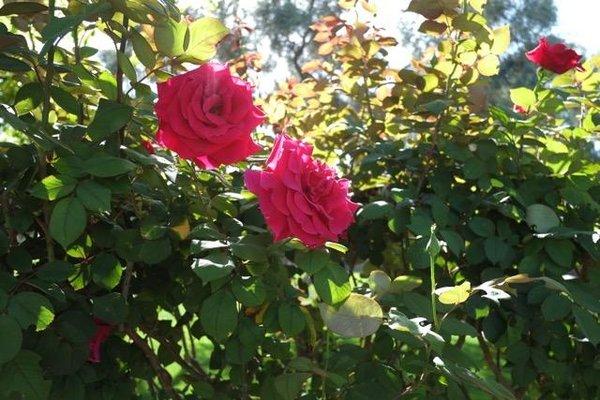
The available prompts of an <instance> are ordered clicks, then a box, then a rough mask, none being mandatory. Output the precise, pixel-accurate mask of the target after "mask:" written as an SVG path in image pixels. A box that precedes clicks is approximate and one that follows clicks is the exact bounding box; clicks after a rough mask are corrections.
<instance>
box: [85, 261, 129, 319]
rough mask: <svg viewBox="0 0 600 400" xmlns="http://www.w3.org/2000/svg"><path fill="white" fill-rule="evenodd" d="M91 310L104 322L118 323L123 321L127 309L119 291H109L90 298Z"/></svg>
mask: <svg viewBox="0 0 600 400" xmlns="http://www.w3.org/2000/svg"><path fill="white" fill-rule="evenodd" d="M107 264H110V263H108V262H107ZM92 312H93V314H94V316H95V317H97V318H99V319H100V320H102V321H104V322H106V323H110V324H119V323H122V322H125V318H127V312H128V310H127V305H126V304H125V299H123V296H121V294H120V293H109V294H107V295H104V296H101V297H94V298H93V299H92Z"/></svg>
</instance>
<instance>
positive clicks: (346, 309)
mask: <svg viewBox="0 0 600 400" xmlns="http://www.w3.org/2000/svg"><path fill="white" fill-rule="evenodd" d="M319 311H320V312H321V317H322V318H323V322H324V323H325V325H326V326H327V328H329V329H330V330H331V331H332V332H334V333H337V334H338V335H341V336H345V337H355V338H361V337H365V336H369V335H372V334H374V333H375V332H377V330H378V329H379V326H380V325H381V324H382V322H383V311H382V310H381V306H380V305H379V303H377V302H376V301H375V300H373V299H371V298H369V297H367V296H364V295H362V294H358V293H352V294H351V295H350V296H348V298H347V300H346V301H345V302H344V303H343V304H342V305H341V306H340V308H339V309H337V310H336V309H335V308H334V307H331V306H329V305H327V304H324V303H320V304H319Z"/></svg>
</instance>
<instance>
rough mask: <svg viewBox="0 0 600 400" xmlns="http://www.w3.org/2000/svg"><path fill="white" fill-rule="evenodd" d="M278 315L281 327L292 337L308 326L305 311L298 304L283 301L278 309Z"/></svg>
mask: <svg viewBox="0 0 600 400" xmlns="http://www.w3.org/2000/svg"><path fill="white" fill-rule="evenodd" d="M277 316H278V319H279V325H280V326H281V329H283V332H284V333H285V334H286V335H288V336H290V337H293V336H296V335H298V334H300V333H301V332H302V331H303V330H304V328H305V326H306V318H305V317H304V313H303V312H302V310H301V309H300V307H299V306H298V305H297V304H290V303H282V304H281V305H280V306H279V309H278V310H277Z"/></svg>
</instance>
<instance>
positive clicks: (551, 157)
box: [0, 0, 600, 400]
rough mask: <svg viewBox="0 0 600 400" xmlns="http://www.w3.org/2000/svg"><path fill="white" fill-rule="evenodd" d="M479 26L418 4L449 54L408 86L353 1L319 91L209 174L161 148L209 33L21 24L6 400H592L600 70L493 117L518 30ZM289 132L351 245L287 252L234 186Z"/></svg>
mask: <svg viewBox="0 0 600 400" xmlns="http://www.w3.org/2000/svg"><path fill="white" fill-rule="evenodd" d="M492 1H493V0H492ZM485 3H486V1H485V0H468V1H467V0H463V1H459V0H442V1H439V0H413V1H412V2H411V3H410V7H409V10H408V11H409V12H415V13H418V14H421V15H422V16H423V17H424V22H423V24H422V25H421V28H420V29H419V30H420V31H421V32H423V33H424V34H428V35H432V36H433V37H435V38H436V46H435V47H432V48H430V49H428V50H427V51H425V52H424V58H423V59H419V60H414V61H413V63H412V64H411V66H410V67H409V68H406V69H402V70H394V69H391V68H389V67H388V65H387V61H386V54H387V51H386V48H388V47H390V46H394V45H396V41H395V39H394V38H390V37H387V36H385V32H384V31H382V30H380V29H379V28H378V27H374V26H372V25H371V24H370V23H369V21H355V20H354V19H353V18H351V17H352V16H353V15H355V14H354V13H353V12H352V9H353V7H360V8H362V9H363V10H366V11H368V12H369V13H375V12H376V9H375V7H374V6H373V4H372V3H370V2H368V1H366V0H360V1H352V0H343V1H340V2H339V8H338V10H337V15H336V16H329V17H324V18H322V19H321V20H319V22H317V23H316V24H314V25H313V26H312V30H313V31H314V32H315V35H314V39H315V41H316V43H317V46H318V54H319V55H320V58H319V59H316V60H313V61H310V62H308V63H306V64H305V65H304V66H303V67H302V70H303V72H304V73H305V74H306V75H307V78H306V79H304V80H303V81H302V82H298V81H297V80H289V81H287V82H284V83H282V84H280V86H279V89H278V90H277V91H275V92H274V93H272V94H271V95H269V96H268V97H267V98H265V99H262V100H258V99H257V100H256V101H257V102H259V103H260V105H261V106H262V109H263V110H264V111H265V114H266V121H265V123H264V124H263V125H262V127H259V128H258V130H257V132H256V133H254V134H253V138H254V140H255V141H256V142H257V143H259V144H260V146H261V148H262V149H263V150H262V151H261V152H259V153H257V154H255V155H252V156H250V157H248V158H247V159H246V160H244V161H240V162H237V163H232V162H227V161H223V160H226V158H220V160H221V161H223V164H231V165H223V166H220V167H219V168H216V169H203V167H206V166H207V164H203V163H198V162H197V163H196V164H195V163H194V162H192V161H190V160H188V159H185V158H183V157H179V156H178V155H177V154H175V153H172V152H170V151H169V150H168V149H166V148H163V147H161V146H159V145H158V143H156V141H155V140H156V139H155V133H156V132H157V129H158V120H157V117H156V114H155V112H154V103H155V101H156V96H157V91H156V82H165V81H167V80H168V79H169V78H170V77H172V76H175V75H181V74H183V73H185V72H186V71H189V70H195V69H196V68H197V66H196V65H199V64H204V63H206V62H207V61H209V60H211V59H212V58H213V57H214V56H215V54H216V46H217V45H218V44H219V42H221V41H222V40H223V39H224V38H225V37H226V35H228V30H227V28H225V27H224V26H223V25H222V24H221V23H220V22H219V21H218V20H216V19H213V18H209V17H200V18H198V19H195V20H192V19H189V18H186V17H185V16H182V15H180V12H179V11H178V9H177V7H176V6H175V4H174V3H172V2H171V1H170V0H149V1H147V0H144V1H141V0H139V1H138V0H111V1H110V2H107V1H92V0H90V1H69V2H66V1H65V2H63V1H58V2H55V0H49V1H48V2H18V3H16V2H6V3H5V5H4V6H2V7H1V8H0V16H2V17H0V18H1V20H0V21H1V22H2V25H0V51H1V54H0V70H1V71H2V72H0V79H1V82H0V85H1V87H2V93H1V94H0V99H1V100H2V106H0V118H2V120H3V124H2V132H3V135H4V137H10V138H11V139H12V140H10V141H6V142H2V143H0V149H1V151H0V174H1V177H2V179H1V184H2V192H1V196H0V198H1V201H2V215H1V217H0V220H1V221H2V227H1V228H0V399H25V400H28V399H103V400H109V399H115V400H117V399H119V400H121V399H130V398H131V399H133V398H135V399H183V398H189V399H197V398H202V399H204V398H206V399H249V398H255V399H258V398H260V399H277V400H280V399H296V398H303V399H327V398H329V399H369V398H373V397H376V398H378V399H401V398H402V399H404V398H406V399H409V398H427V399H446V398H448V399H465V398H471V399H487V398H497V399H516V398H518V399H520V398H524V399H530V398H531V399H533V398H545V399H566V398H569V399H592V398H597V397H599V396H600V382H598V379H597V376H598V371H599V368H600V353H599V352H598V345H599V343H600V324H599V323H598V314H599V313H600V300H599V294H600V268H599V267H600V249H599V246H598V239H599V233H598V232H599V228H600V227H599V215H600V204H599V199H600V184H599V180H598V175H599V172H600V164H599V163H598V159H597V154H596V153H594V151H593V147H594V143H597V140H598V133H599V132H600V96H599V93H600V91H599V90H598V89H599V85H600V72H599V70H600V58H597V57H596V58H591V59H588V60H582V61H583V65H582V68H580V69H575V68H573V69H570V70H569V71H567V72H566V73H564V74H562V75H557V74H554V73H552V72H551V71H547V70H543V69H539V70H538V74H537V84H536V85H535V87H519V88H514V89H512V90H511V91H510V97H511V99H512V101H513V102H514V103H515V105H516V106H517V107H516V108H515V109H516V110H518V111H519V112H514V111H512V110H506V109H503V108H501V107H498V106H494V105H490V104H488V103H487V97H488V88H489V84H488V80H489V77H491V76H494V75H495V74H497V73H498V66H499V65H500V62H499V58H500V55H501V54H502V53H503V52H504V51H505V50H506V49H507V48H508V46H509V43H510V31H509V27H508V26H503V27H495V28H490V27H489V26H487V24H486V20H485V18H484V17H483V7H484V6H485ZM348 10H350V11H348ZM344 16H347V17H348V19H345V17H344ZM92 34H93V35H96V36H98V35H103V36H104V37H105V38H106V39H107V40H109V41H110V42H111V43H112V44H113V45H114V46H113V49H111V50H109V52H108V54H105V55H104V57H102V58H99V57H98V55H97V51H98V50H97V49H96V48H93V47H91V46H89V39H90V37H91V35H92ZM223 43H231V41H224V42H223ZM107 57H108V58H110V59H112V60H114V62H112V63H111V62H108V63H105V62H102V61H100V60H106V59H107ZM112 64H114V65H112ZM230 65H231V69H232V70H233V72H236V73H238V74H240V75H241V77H242V78H244V77H245V75H246V73H247V71H248V70H249V69H251V68H252V66H253V64H252V58H245V57H241V58H238V59H236V60H232V61H231V63H230ZM573 67H575V65H573ZM236 79H237V78H236ZM236 82H237V81H236ZM180 90H181V93H174V94H170V95H169V96H172V97H173V98H176V99H177V98H179V101H181V102H185V99H187V97H185V93H184V92H185V90H186V89H185V85H184V86H182V88H181V89H180ZM223 93H224V94H223V96H226V93H225V92H223ZM178 95H179V96H178ZM192 106H193V105H190V107H192ZM229 111H231V110H229ZM162 112H163V113H164V112H165V111H164V109H163V111H162ZM211 112H212V111H211ZM215 112H218V111H215ZM161 118H162V121H161V123H164V118H165V117H161ZM169 118H170V121H171V122H170V123H172V124H177V123H178V122H177V119H176V115H170V116H169ZM253 126H254V125H252V127H253ZM173 127H175V128H174V130H173V132H174V134H182V135H184V136H185V133H182V132H184V131H182V130H181V129H177V128H176V125H173ZM182 129H183V128H182ZM186 129H187V128H186ZM279 133H287V134H288V135H289V136H291V137H295V138H297V139H302V140H304V141H306V142H310V143H311V144H312V145H314V155H313V157H314V158H315V159H317V160H321V161H323V162H327V163H328V164H329V165H331V166H334V167H335V168H336V169H337V170H338V171H339V175H340V177H342V176H343V177H345V178H347V179H348V180H349V181H350V185H351V191H352V201H354V202H356V203H359V204H360V205H361V206H360V208H359V210H358V212H357V214H356V218H355V219H356V220H355V222H354V223H353V224H352V225H351V226H350V228H349V230H348V232H347V234H345V235H344V236H343V237H342V239H341V241H340V242H327V243H326V244H325V245H324V246H320V247H317V248H312V247H314V243H308V244H310V245H311V248H310V249H309V248H307V247H305V246H304V245H303V244H302V242H301V241H300V240H298V239H296V238H288V239H285V240H282V241H274V240H273V236H272V234H271V232H270V231H269V227H271V228H272V226H271V224H269V226H267V225H266V224H265V218H264V216H263V215H264V214H265V210H266V208H265V207H262V208H259V207H258V200H257V198H256V197H255V196H254V195H253V193H251V192H250V191H249V190H248V188H247V187H246V186H245V183H244V174H245V172H246V171H247V170H249V169H262V170H265V168H267V167H265V161H266V159H267V155H268V154H269V153H270V150H271V149H272V148H273V145H274V139H275V134H279ZM279 137H280V138H281V137H282V136H279ZM221 139H222V138H221ZM221 139H219V140H221ZM207 140H208V139H207ZM211 140H212V139H211ZM280 140H281V139H280ZM250 141H252V140H250ZM594 141H596V142H594ZM229 144H231V143H229ZM176 150H177V151H178V152H179V153H182V155H183V156H186V155H185V154H183V153H185V148H180V149H176ZM213 150H214V149H213V148H211V151H213ZM225 155H226V153H223V154H221V157H224V156H225ZM244 156H245V154H244ZM188 158H190V157H188ZM197 164H198V165H197ZM308 164H310V165H311V168H313V169H315V170H317V169H319V168H322V166H318V165H317V163H316V161H315V162H314V163H313V162H312V161H311V163H308ZM289 165H292V164H289ZM289 168H290V169H292V168H296V167H289ZM323 168H324V167H323ZM294 172H298V171H296V170H294ZM327 173H329V172H327ZM246 176H248V174H246ZM309 189H310V188H307V189H306V190H309ZM253 192H254V193H258V192H260V190H256V189H255V190H253ZM259 197H260V194H259ZM324 201H325V200H324ZM342 203H343V202H341V201H339V202H338V203H336V204H342ZM262 204H263V203H261V206H262ZM348 204H351V203H348ZM282 213H283V211H282ZM330 213H333V211H331V210H330ZM282 215H287V214H285V213H283V214H282ZM331 215H333V214H331ZM278 218H284V217H281V216H279V217H278ZM292 232H294V231H292ZM300 239H302V237H300Z"/></svg>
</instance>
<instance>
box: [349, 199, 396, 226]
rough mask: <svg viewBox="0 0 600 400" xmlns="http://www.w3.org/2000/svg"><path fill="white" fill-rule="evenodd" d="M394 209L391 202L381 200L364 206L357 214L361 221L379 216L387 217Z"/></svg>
mask: <svg viewBox="0 0 600 400" xmlns="http://www.w3.org/2000/svg"><path fill="white" fill-rule="evenodd" d="M393 210H394V207H393V206H392V205H391V204H390V203H388V202H387V201H383V200H379V201H374V202H373V203H369V204H367V205H365V206H364V207H362V208H361V209H360V210H359V211H358V213H357V214H356V216H357V217H358V218H359V220H361V221H370V220H374V219H379V218H386V217H388V216H389V215H390V214H391V213H392V211H393Z"/></svg>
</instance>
